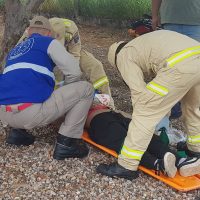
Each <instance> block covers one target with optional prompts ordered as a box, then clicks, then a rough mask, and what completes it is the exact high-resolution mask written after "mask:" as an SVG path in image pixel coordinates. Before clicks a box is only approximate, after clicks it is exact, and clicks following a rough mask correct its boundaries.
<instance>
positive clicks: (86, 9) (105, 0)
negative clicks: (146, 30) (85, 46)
mask: <svg viewBox="0 0 200 200" xmlns="http://www.w3.org/2000/svg"><path fill="white" fill-rule="evenodd" d="M75 1H78V0H46V1H45V2H44V3H43V4H42V5H41V6H40V8H39V10H40V11H42V12H43V13H48V14H50V15H58V16H72V15H73V14H74V11H75V9H78V10H79V14H80V15H81V16H85V17H98V18H110V19H137V18H140V17H141V16H142V15H143V14H145V13H150V4H151V1H150V0H79V8H77V5H76V4H75ZM21 2H22V3H23V4H25V3H26V2H27V0H21ZM4 3H5V0H0V7H2V5H3V4H4Z"/></svg>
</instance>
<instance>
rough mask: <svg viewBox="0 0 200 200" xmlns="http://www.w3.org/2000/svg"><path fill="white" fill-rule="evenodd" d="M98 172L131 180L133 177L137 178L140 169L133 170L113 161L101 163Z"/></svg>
mask: <svg viewBox="0 0 200 200" xmlns="http://www.w3.org/2000/svg"><path fill="white" fill-rule="evenodd" d="M96 171H97V173H101V174H103V175H106V176H109V177H119V178H125V179H128V180H130V181H132V180H133V179H136V178H137V177H138V176H139V174H138V171H132V170H129V169H126V168H124V167H122V166H121V165H119V164H118V163H112V164H110V165H106V164H100V165H99V166H98V167H97V169H96Z"/></svg>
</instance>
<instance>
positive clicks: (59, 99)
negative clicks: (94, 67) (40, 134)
mask: <svg viewBox="0 0 200 200" xmlns="http://www.w3.org/2000/svg"><path fill="white" fill-rule="evenodd" d="M28 33H29V38H28V39H27V40H26V41H23V42H21V43H19V44H18V45H17V46H15V47H14V48H13V49H12V50H11V51H10V52H9V54H8V56H7V60H6V66H5V68H4V71H3V74H1V75H0V94H1V95H0V120H1V121H2V122H3V123H7V124H8V125H9V126H10V127H12V129H11V131H10V133H9V134H8V137H7V140H6V142H7V143H9V144H14V145H30V144H32V143H33V142H34V137H33V136H32V135H31V134H29V133H27V131H26V130H29V129H32V128H35V127H40V126H45V125H47V124H49V123H51V122H53V121H54V120H56V119H58V118H59V117H61V116H63V115H65V120H64V122H63V123H62V124H61V127H60V129H59V131H58V136H57V141H56V145H55V149H54V154H53V157H54V158H55V159H57V160H63V159H65V158H71V157H78V158H82V157H85V156H87V154H88V148H87V146H86V145H85V144H84V143H83V142H82V141H81V135H82V133H83V127H84V124H85V120H86V116H87V113H88V110H89V108H90V105H91V103H92V99H93V87H92V85H90V83H88V82H85V81H81V80H80V77H81V71H80V67H79V64H78V60H76V59H75V58H74V57H73V56H72V55H71V54H69V53H68V52H67V51H66V50H65V48H64V46H63V45H61V44H60V43H59V42H58V41H57V40H55V39H54V38H52V37H50V36H51V26H50V23H49V21H48V19H46V18H45V17H43V16H37V17H35V18H33V19H32V20H31V22H30V28H29V30H28ZM55 66H57V67H58V68H59V69H60V70H61V71H62V72H63V74H65V76H66V77H67V79H66V82H65V85H64V86H63V87H60V88H58V89H56V90H54V86H55V77H54V73H53V69H54V67H55Z"/></svg>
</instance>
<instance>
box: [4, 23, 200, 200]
mask: <svg viewBox="0 0 200 200" xmlns="http://www.w3.org/2000/svg"><path fill="white" fill-rule="evenodd" d="M80 30H81V31H80V32H81V36H82V42H83V46H84V48H86V49H87V50H89V51H90V52H91V53H94V55H95V56H96V57H97V58H98V59H100V60H101V61H102V62H103V64H104V66H105V70H106V72H107V74H108V76H109V78H110V80H111V89H112V93H113V97H114V99H115V101H116V106H117V108H118V109H121V110H124V111H126V112H131V104H130V93H129V91H128V88H127V87H126V85H125V84H124V83H123V81H122V79H121V77H120V75H119V73H118V72H117V70H116V69H112V68H111V67H110V66H109V65H108V62H107V59H106V54H107V48H108V46H109V45H110V44H111V43H113V42H114V41H117V40H121V39H123V38H126V39H129V38H128V36H127V34H126V31H123V30H112V29H109V28H102V27H91V26H80ZM60 123H61V120H58V121H57V122H55V123H53V124H51V125H49V126H47V127H43V128H38V129H34V130H32V131H31V133H32V134H33V135H35V136H36V138H37V139H36V142H35V143H34V145H31V146H29V147H20V148H17V147H13V146H9V145H7V144H5V137H6V133H7V132H8V130H7V128H4V127H3V125H2V124H0V199H1V200H25V199H27V200H34V199H42V200H51V199H52V200H54V199H55V200H61V199H66V200H68V199H70V200H71V199H72V200H73V199H75V200H79V199H80V200H82V199H84V200H86V199H88V200H101V199H104V200H128V199H130V200H140V199H146V200H151V199H152V200H175V199H177V200H179V199H181V200H190V199H191V200H192V199H193V200H198V199H200V191H198V190H194V191H192V192H188V193H181V192H177V191H176V190H173V189H172V188H170V187H168V186H167V185H165V184H164V183H162V182H160V181H157V180H156V179H154V178H152V177H150V176H148V175H146V174H144V173H142V172H141V173H140V176H139V178H138V179H136V180H134V181H132V182H131V181H127V180H124V179H112V178H108V177H105V176H102V175H99V174H96V172H95V168H96V166H97V165H99V164H100V163H103V162H106V163H110V162H113V161H114V160H115V159H114V158H113V157H111V156H109V155H108V154H105V153H103V152H102V151H100V150H98V149H96V148H93V147H92V146H89V147H90V154H89V155H88V157H87V158H85V159H66V160H65V161H56V160H53V159H52V151H53V145H54V141H55V137H56V133H57V131H58V127H59V125H60ZM173 123H174V125H175V126H176V128H181V129H182V124H181V122H180V121H179V120H178V121H177V120H176V121H174V122H173Z"/></svg>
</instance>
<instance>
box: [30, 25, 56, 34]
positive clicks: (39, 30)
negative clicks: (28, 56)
mask: <svg viewBox="0 0 200 200" xmlns="http://www.w3.org/2000/svg"><path fill="white" fill-rule="evenodd" d="M33 33H39V34H40V35H44V36H51V34H52V33H51V31H49V30H47V29H45V28H39V27H29V29H28V35H29V36H30V35H32V34H33Z"/></svg>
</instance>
